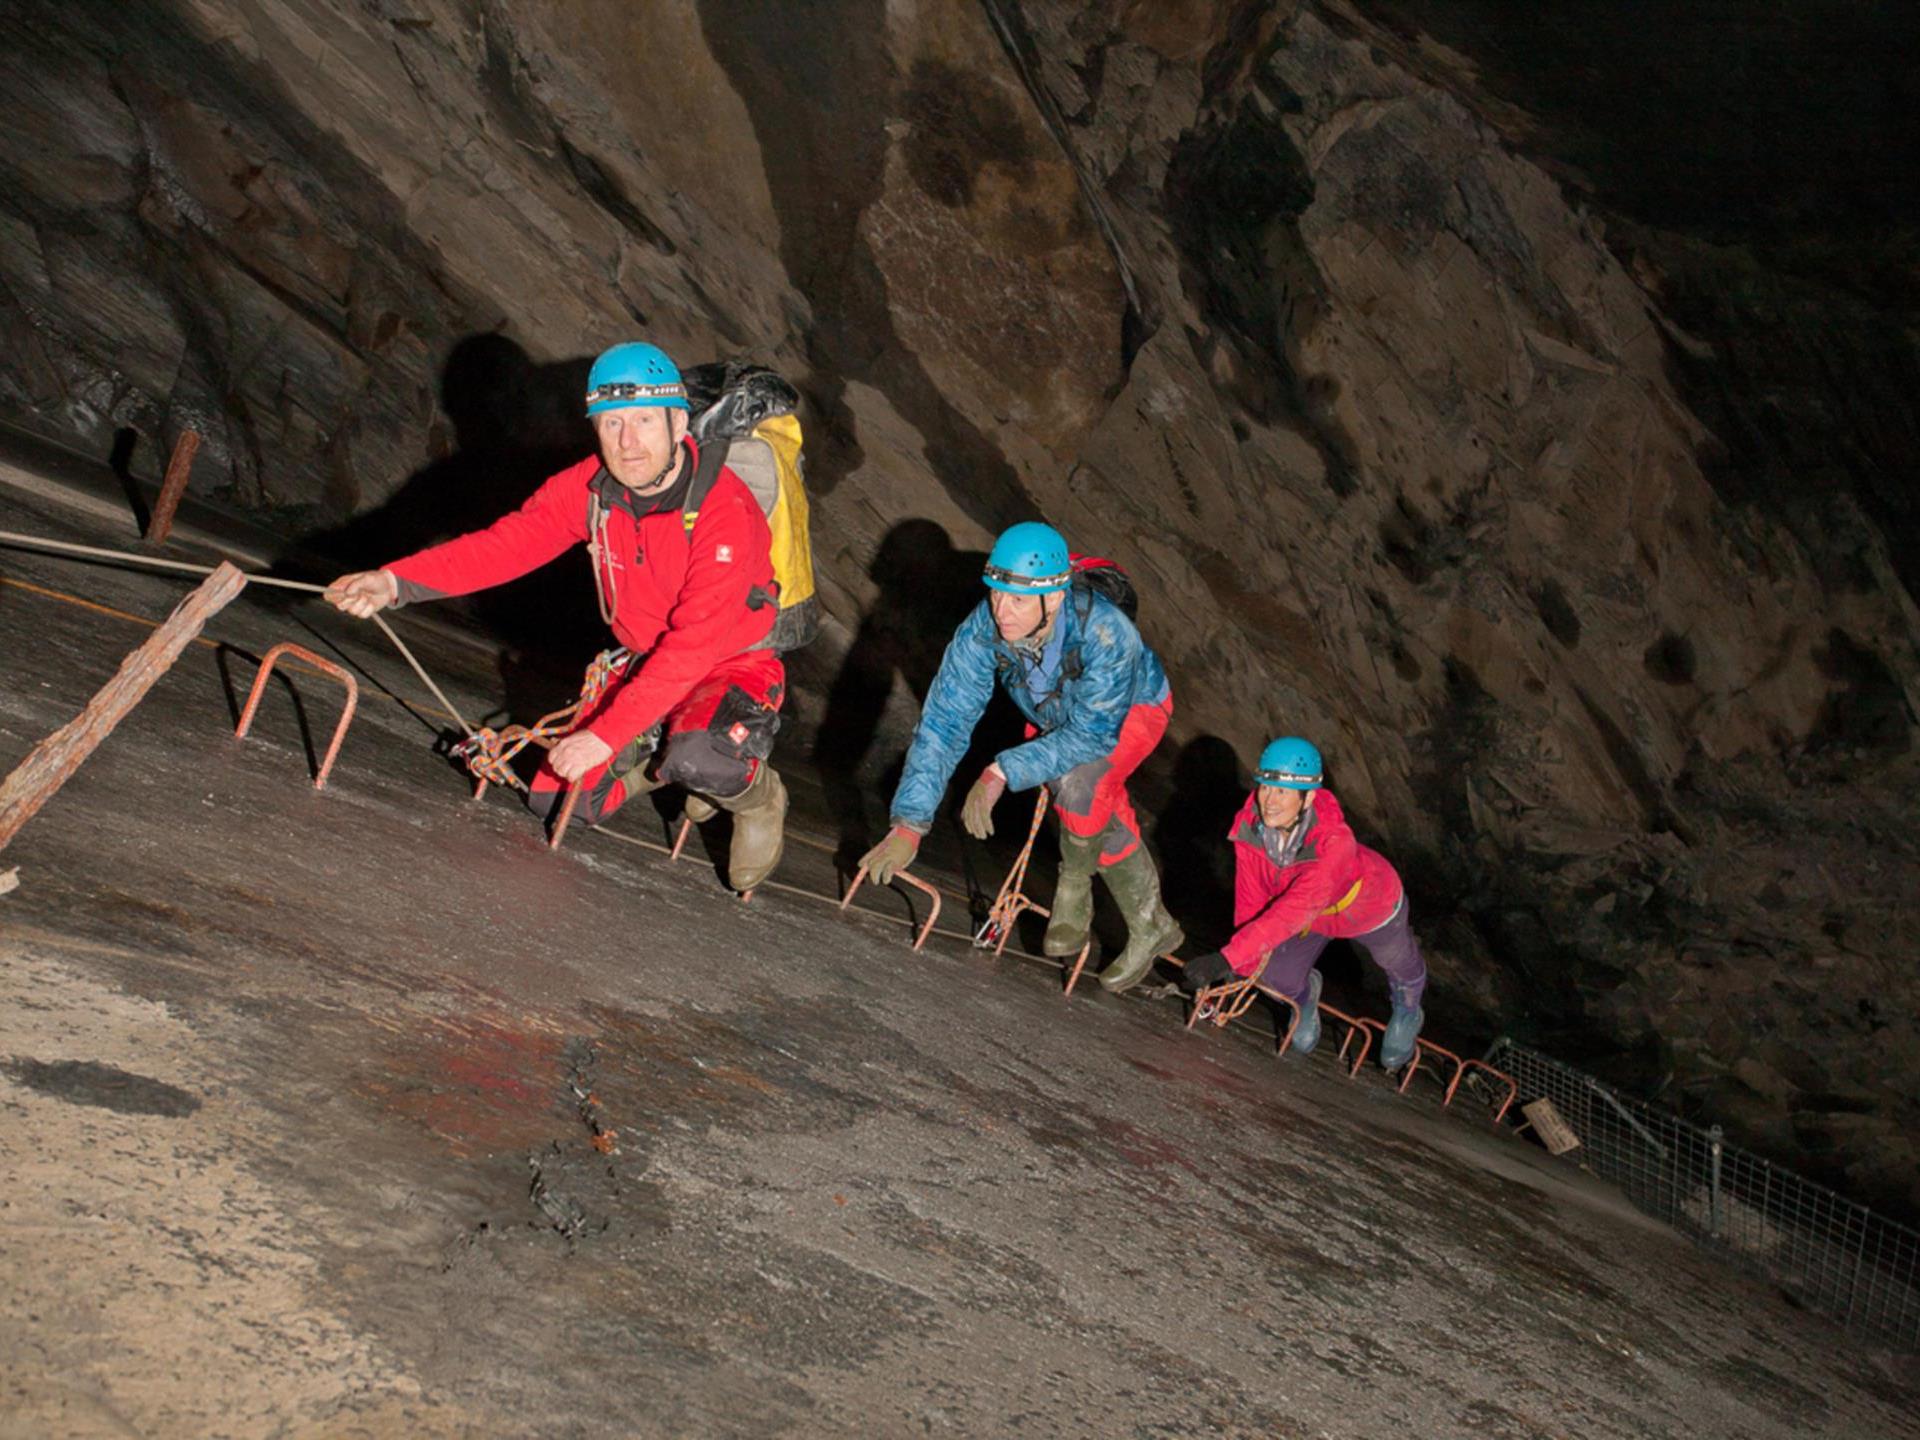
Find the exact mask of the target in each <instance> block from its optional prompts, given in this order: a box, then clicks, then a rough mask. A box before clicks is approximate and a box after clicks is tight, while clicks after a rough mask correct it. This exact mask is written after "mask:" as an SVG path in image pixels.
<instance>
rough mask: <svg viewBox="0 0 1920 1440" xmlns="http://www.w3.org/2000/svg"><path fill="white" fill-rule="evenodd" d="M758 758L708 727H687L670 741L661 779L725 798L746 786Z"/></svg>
mask: <svg viewBox="0 0 1920 1440" xmlns="http://www.w3.org/2000/svg"><path fill="white" fill-rule="evenodd" d="M754 759H755V757H754V756H752V755H750V754H748V753H746V752H745V751H744V750H741V749H739V748H737V747H735V746H734V745H732V744H730V743H728V742H727V741H726V740H725V739H724V738H722V737H718V736H715V735H712V734H709V733H708V732H707V731H705V730H688V731H685V732H683V733H682V734H679V735H675V736H674V737H673V738H672V739H671V740H669V741H668V742H667V754H666V758H665V759H664V760H662V761H661V762H660V778H661V779H662V780H665V781H667V782H668V783H669V784H673V785H684V786H686V787H687V789H689V790H693V791H696V792H698V793H699V794H701V795H712V796H715V797H717V798H719V799H722V800H724V799H726V798H727V797H729V796H732V795H738V794H739V793H740V792H741V791H742V790H744V789H746V788H747V782H748V781H749V780H751V779H752V778H753V762H754Z"/></svg>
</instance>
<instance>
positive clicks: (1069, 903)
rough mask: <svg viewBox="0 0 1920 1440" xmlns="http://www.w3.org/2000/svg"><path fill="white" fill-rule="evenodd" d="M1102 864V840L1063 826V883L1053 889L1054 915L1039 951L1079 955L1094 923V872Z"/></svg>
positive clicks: (1061, 836)
mask: <svg viewBox="0 0 1920 1440" xmlns="http://www.w3.org/2000/svg"><path fill="white" fill-rule="evenodd" d="M1099 863H1100V837H1099V836H1098V835H1075V834H1074V833H1073V832H1072V831H1071V830H1069V829H1067V828H1066V826H1064V825H1063V826H1061V827H1060V880H1059V883H1058V884H1056V885H1055V886H1054V887H1053V914H1052V915H1050V916H1049V917H1048V918H1047V936H1046V939H1044V940H1043V941H1041V942H1040V948H1041V950H1043V951H1044V952H1045V953H1046V954H1048V955H1053V956H1056V957H1064V956H1068V955H1078V954H1079V953H1080V950H1081V947H1082V946H1084V945H1085V944H1086V943H1087V931H1088V929H1089V927H1091V926H1092V924H1093V872H1094V869H1095V867H1096V866H1098V865H1099Z"/></svg>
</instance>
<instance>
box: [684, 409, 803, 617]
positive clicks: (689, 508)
mask: <svg viewBox="0 0 1920 1440" xmlns="http://www.w3.org/2000/svg"><path fill="white" fill-rule="evenodd" d="M732 448H733V440H732V438H731V437H729V436H726V435H716V436H714V437H713V438H712V439H711V440H708V441H707V442H706V443H705V444H703V445H702V446H701V447H700V463H699V464H698V465H696V466H694V469H693V483H692V484H691V485H689V486H688V487H687V498H686V501H685V503H683V504H682V505H681V507H680V523H681V524H682V525H683V526H685V527H686V533H687V534H688V535H692V534H693V524H694V522H695V521H696V520H698V519H699V518H700V507H701V506H702V505H704V504H706V503H707V496H709V495H711V494H712V493H713V487H714V486H715V485H716V484H717V483H718V482H719V479H720V467H721V466H723V465H725V464H726V463H727V451H728V450H730V449H732ZM779 600H780V582H779V581H778V580H776V581H774V582H773V591H772V593H771V594H769V593H768V592H767V591H766V590H765V589H764V588H763V587H761V586H759V585H756V586H754V587H753V588H752V589H751V590H749V591H748V592H747V608H748V609H749V610H764V609H766V608H767V606H769V605H775V604H778V603H779Z"/></svg>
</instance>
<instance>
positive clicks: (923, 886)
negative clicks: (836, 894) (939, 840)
mask: <svg viewBox="0 0 1920 1440" xmlns="http://www.w3.org/2000/svg"><path fill="white" fill-rule="evenodd" d="M684 834H685V831H684V830H683V831H682V835H683V836H684ZM866 878H867V867H866V866H864V865H862V866H861V867H860V868H859V869H858V870H856V871H855V872H854V875H853V882H852V883H851V884H850V885H848V886H847V893H846V894H845V895H843V896H841V897H840V908H841V909H842V910H844V909H846V908H847V906H849V905H851V904H852V903H853V896H854V892H855V891H857V890H858V889H859V888H860V886H861V884H862V882H864V881H865V880H866ZM893 878H894V879H895V880H904V881H906V882H907V884H909V885H911V886H912V887H913V888H914V889H916V890H918V891H919V892H920V893H921V894H923V895H925V896H926V897H927V898H928V899H929V900H931V901H932V902H933V908H932V909H931V910H929V911H928V912H927V920H926V923H925V924H924V925H922V926H921V927H920V933H919V934H918V935H916V936H914V939H913V948H914V949H915V950H916V951H917V950H918V949H919V948H920V947H921V946H922V945H925V944H926V943H927V937H928V936H929V935H931V934H933V925H934V922H935V921H936V920H938V919H939V918H940V892H939V891H938V890H936V889H935V888H934V887H933V886H931V885H929V884H928V883H927V882H926V881H924V880H922V879H921V878H920V877H919V876H918V875H914V874H910V873H908V872H907V871H905V870H896V871H894V872H893ZM748 893H752V892H748Z"/></svg>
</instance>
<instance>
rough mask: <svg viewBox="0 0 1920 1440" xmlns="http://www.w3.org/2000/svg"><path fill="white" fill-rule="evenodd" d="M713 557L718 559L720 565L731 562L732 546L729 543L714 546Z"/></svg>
mask: <svg viewBox="0 0 1920 1440" xmlns="http://www.w3.org/2000/svg"><path fill="white" fill-rule="evenodd" d="M713 558H714V559H715V560H718V561H719V562H720V563H721V564H722V565H731V564H732V563H733V547H732V546H731V545H719V546H716V547H715V548H714V552H713Z"/></svg>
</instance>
